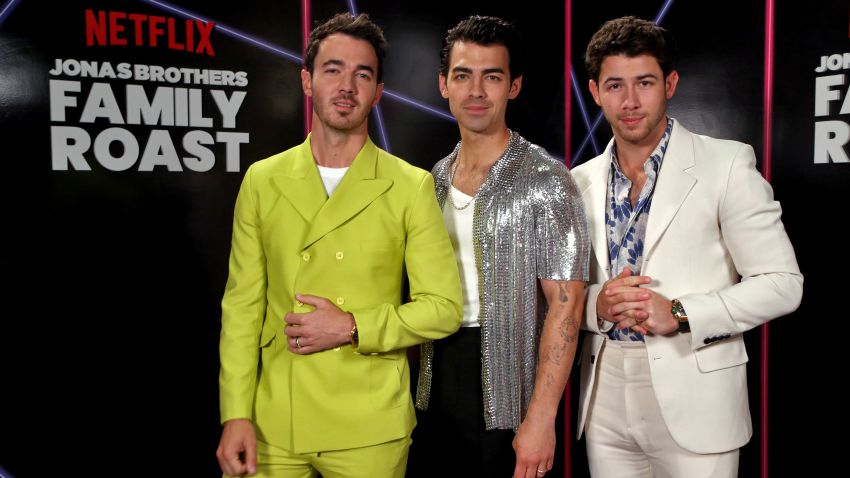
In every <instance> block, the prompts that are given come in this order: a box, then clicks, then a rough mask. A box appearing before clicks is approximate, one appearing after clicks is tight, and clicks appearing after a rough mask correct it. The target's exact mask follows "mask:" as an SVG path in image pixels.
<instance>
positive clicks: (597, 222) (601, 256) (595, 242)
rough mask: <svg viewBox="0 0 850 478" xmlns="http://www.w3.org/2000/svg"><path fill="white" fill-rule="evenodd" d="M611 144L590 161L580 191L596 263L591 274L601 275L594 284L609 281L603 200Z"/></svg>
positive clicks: (608, 172)
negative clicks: (586, 180) (584, 181)
mask: <svg viewBox="0 0 850 478" xmlns="http://www.w3.org/2000/svg"><path fill="white" fill-rule="evenodd" d="M613 144H614V142H613V140H612V141H611V142H609V143H608V147H607V148H605V152H604V153H603V154H602V156H600V157H597V158H596V159H593V160H591V161H592V163H589V164H588V165H587V166H588V167H589V169H588V171H587V172H586V173H585V174H584V175H583V176H584V177H586V178H587V179H588V183H587V185H586V186H585V188H584V189H583V190H582V191H581V197H582V200H584V207H585V210H586V212H587V214H586V216H587V222H588V227H589V231H590V242H591V244H592V246H593V247H592V249H593V254H594V256H595V258H596V261H597V263H598V267H597V268H593V267H591V273H592V272H593V270H594V269H596V270H597V271H599V273H600V275H601V277H597V278H596V279H595V281H596V282H605V281H606V280H608V279H610V277H609V275H610V271H609V270H608V264H609V262H610V261H609V260H608V237H607V234H606V231H607V230H608V229H607V228H606V227H605V207H606V205H605V200H606V198H607V192H608V175H609V174H610V173H611V171H610V170H611V148H612V146H613Z"/></svg>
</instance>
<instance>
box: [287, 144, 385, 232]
mask: <svg viewBox="0 0 850 478" xmlns="http://www.w3.org/2000/svg"><path fill="white" fill-rule="evenodd" d="M378 154H379V150H378V147H377V146H375V144H374V143H372V140H371V139H369V138H367V139H366V144H364V145H363V148H362V149H361V150H360V152H359V153H358V154H357V157H356V158H354V162H353V163H352V164H351V167H350V168H349V169H348V171H347V172H346V173H345V176H343V178H342V181H341V182H340V183H339V186H337V188H336V190H335V191H334V192H333V194H331V197H330V199H328V200H327V201H326V202H325V203H324V205H323V206H322V207H321V209H320V210H319V212H318V214H316V216H315V220H314V221H313V224H312V226H311V227H310V228H309V230H308V231H307V235H306V236H305V239H304V243H303V248H305V249H306V248H307V247H310V245H311V244H313V243H314V242H316V241H318V240H319V239H321V238H322V237H324V236H325V235H327V234H328V233H329V232H331V231H333V230H334V229H336V228H337V227H339V226H340V225H342V224H343V223H345V222H346V221H348V220H349V219H351V218H352V217H353V216H355V215H356V214H357V213H359V212H360V211H362V210H363V209H365V208H366V206H368V205H369V204H371V203H372V201H374V200H375V199H376V198H377V197H379V196H380V195H381V194H383V193H384V192H386V191H387V190H388V189H389V188H390V186H392V184H393V181H392V180H391V179H386V178H378V177H376V169H377V163H378ZM314 169H316V168H315V167H314ZM317 174H318V173H317ZM320 182H321V180H320Z"/></svg>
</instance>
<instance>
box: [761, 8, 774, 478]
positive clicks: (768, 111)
mask: <svg viewBox="0 0 850 478" xmlns="http://www.w3.org/2000/svg"><path fill="white" fill-rule="evenodd" d="M775 15H776V11H775V5H774V1H773V0H766V1H765V14H764V112H763V114H764V120H763V121H762V124H763V130H762V163H761V170H762V174H763V175H764V178H765V179H766V180H767V182H771V178H772V176H773V174H772V173H773V55H774V33H775V30H774V18H775ZM769 371H770V326H769V324H764V325H763V326H762V327H761V370H760V371H759V372H760V373H759V375H760V385H761V428H760V430H761V443H760V445H761V446H760V450H759V451H760V461H761V477H762V478H767V477H768V471H769V470H768V465H769V462H768V454H769V453H768V451H769V447H768V445H769V443H768V441H769V438H770V436H769V435H768V427H769V425H770V414H769V413H768V410H769V405H770V403H769V400H768V397H769V395H770V387H769V382H768V377H769Z"/></svg>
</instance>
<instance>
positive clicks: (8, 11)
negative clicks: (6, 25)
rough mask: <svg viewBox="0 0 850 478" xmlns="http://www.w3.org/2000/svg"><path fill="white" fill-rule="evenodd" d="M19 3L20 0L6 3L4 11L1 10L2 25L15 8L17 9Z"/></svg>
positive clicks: (0, 21) (0, 19) (0, 23)
mask: <svg viewBox="0 0 850 478" xmlns="http://www.w3.org/2000/svg"><path fill="white" fill-rule="evenodd" d="M18 2H20V0H9V1H8V2H6V5H3V9H2V10H0V25H2V24H3V20H5V19H6V17H7V16H8V15H11V14H12V12H13V11H14V10H15V9H14V8H13V7H15V6H16V4H17V3H18Z"/></svg>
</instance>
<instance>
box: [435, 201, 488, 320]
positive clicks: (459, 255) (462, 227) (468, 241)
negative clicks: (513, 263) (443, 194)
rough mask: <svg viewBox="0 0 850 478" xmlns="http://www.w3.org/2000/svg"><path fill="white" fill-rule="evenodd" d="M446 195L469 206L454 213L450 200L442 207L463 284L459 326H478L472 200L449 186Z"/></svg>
mask: <svg viewBox="0 0 850 478" xmlns="http://www.w3.org/2000/svg"><path fill="white" fill-rule="evenodd" d="M449 194H451V195H452V199H454V203H455V204H457V205H459V206H463V205H465V204H469V206H468V207H466V208H464V209H462V210H457V209H455V208H454V207H453V206H452V205H451V204H450V203H449V201H446V205H445V206H444V207H443V221H445V223H446V229H447V230H448V231H449V236H450V237H451V240H452V246H454V249H455V260H457V263H458V269H459V270H460V281H461V282H462V283H463V323H462V324H461V327H480V324H479V323H478V313H479V310H480V304H479V302H478V268H477V267H476V266H475V251H474V250H473V248H472V216H473V214H474V212H475V199H473V197H472V196H467V195H466V194H464V193H463V192H461V191H459V190H458V189H456V188H455V187H454V186H452V188H451V191H449Z"/></svg>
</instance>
